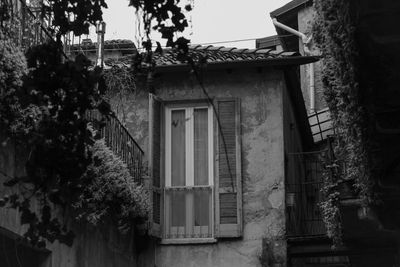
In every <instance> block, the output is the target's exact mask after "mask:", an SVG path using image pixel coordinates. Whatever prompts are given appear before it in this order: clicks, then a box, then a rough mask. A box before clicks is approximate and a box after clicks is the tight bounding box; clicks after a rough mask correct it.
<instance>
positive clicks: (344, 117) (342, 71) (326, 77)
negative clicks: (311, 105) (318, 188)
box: [313, 0, 373, 240]
mask: <svg viewBox="0 0 400 267" xmlns="http://www.w3.org/2000/svg"><path fill="white" fill-rule="evenodd" d="M349 5H350V3H349V2H348V1H345V0H316V1H314V7H315V10H316V16H315V23H314V27H313V35H314V37H315V41H316V43H317V45H318V46H319V48H320V49H321V52H322V55H323V59H322V62H323V72H322V76H323V85H324V95H325V100H326V102H327V104H328V106H329V109H330V111H331V116H332V120H333V125H334V127H335V129H336V131H337V138H336V142H335V143H334V144H335V145H334V152H335V155H336V158H337V159H338V160H339V161H340V162H345V163H346V166H345V170H344V172H343V173H342V174H341V178H342V179H343V180H344V181H353V184H354V187H355V189H356V191H357V195H358V197H359V198H360V199H361V200H362V201H363V203H364V205H368V204H369V203H371V202H372V201H373V196H372V190H371V188H372V185H373V183H372V179H371V169H370V166H371V164H370V162H369V159H368V151H369V140H368V136H367V129H368V128H367V123H368V122H367V116H366V110H365V109H364V108H363V106H362V103H361V97H360V96H361V90H362V88H360V83H359V80H358V79H359V76H358V70H359V65H358V59H357V57H358V55H357V51H358V50H357V47H356V42H355V36H354V32H355V26H354V22H353V21H352V16H351V14H350V8H349ZM330 164H331V163H328V166H330V167H332V165H330ZM326 177H328V176H326ZM324 182H325V186H324V190H323V192H324V193H325V197H326V200H325V202H324V203H322V210H323V215H324V221H325V223H326V226H327V228H328V234H329V235H330V236H331V237H332V238H333V239H334V240H339V239H340V235H341V231H340V228H341V227H340V218H339V209H338V205H339V199H338V198H339V192H338V184H337V183H338V178H337V177H330V178H325V181H324Z"/></svg>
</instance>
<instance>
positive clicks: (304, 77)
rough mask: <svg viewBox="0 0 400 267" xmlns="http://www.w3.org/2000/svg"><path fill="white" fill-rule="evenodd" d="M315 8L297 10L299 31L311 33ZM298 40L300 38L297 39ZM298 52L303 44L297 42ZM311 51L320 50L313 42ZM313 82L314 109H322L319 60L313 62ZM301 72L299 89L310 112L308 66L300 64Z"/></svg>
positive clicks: (320, 65) (323, 102)
mask: <svg viewBox="0 0 400 267" xmlns="http://www.w3.org/2000/svg"><path fill="white" fill-rule="evenodd" d="M314 15H315V10H314V8H313V7H312V6H309V7H305V8H303V9H301V10H299V13H298V27H299V28H298V29H299V31H300V32H302V33H304V34H306V35H307V36H310V35H311V34H312V32H311V31H312V23H313V21H314ZM299 42H301V40H300V39H299ZM299 44H300V45H299V47H300V52H301V53H302V54H303V52H304V51H303V46H302V44H301V43H299ZM310 50H311V52H312V53H313V55H319V54H320V51H319V49H318V48H317V47H316V45H315V43H314V42H312V43H311V49H310ZM313 64H314V83H315V85H314V86H315V87H314V88H315V111H318V110H321V109H324V108H325V107H326V102H325V100H324V95H323V87H322V73H321V71H322V63H321V61H318V62H314V63H313ZM300 74H301V90H302V92H303V98H304V101H305V104H306V108H307V111H308V112H310V92H309V88H310V66H309V64H308V65H303V66H300Z"/></svg>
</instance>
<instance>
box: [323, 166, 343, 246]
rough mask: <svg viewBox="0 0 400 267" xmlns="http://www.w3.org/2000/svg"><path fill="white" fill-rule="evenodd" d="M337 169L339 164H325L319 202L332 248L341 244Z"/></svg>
mask: <svg viewBox="0 0 400 267" xmlns="http://www.w3.org/2000/svg"><path fill="white" fill-rule="evenodd" d="M338 169H339V165H338V164H336V163H333V164H332V165H327V166H325V168H324V171H323V173H322V178H323V184H322V194H323V196H324V197H323V199H324V200H323V201H322V202H321V203H320V205H319V206H320V208H321V211H322V219H323V221H324V223H325V227H326V232H327V235H328V237H330V238H331V239H332V241H333V246H332V247H333V248H337V247H340V246H341V245H342V224H341V220H340V210H339V201H340V192H339V184H338V176H339V175H338Z"/></svg>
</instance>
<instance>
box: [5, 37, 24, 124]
mask: <svg viewBox="0 0 400 267" xmlns="http://www.w3.org/2000/svg"><path fill="white" fill-rule="evenodd" d="M27 73H28V68H27V63H26V59H25V55H24V54H23V53H22V52H21V50H20V48H19V47H16V46H15V45H14V44H13V43H11V41H10V39H9V38H8V37H7V35H5V34H4V33H3V32H2V31H1V30H0V126H2V125H3V126H4V125H10V126H11V127H10V129H11V128H13V124H14V121H15V120H16V119H17V118H18V117H19V116H20V113H21V107H20V103H19V101H18V98H17V96H16V94H17V92H18V91H20V90H21V87H22V79H23V77H24V76H25V75H26V74H27Z"/></svg>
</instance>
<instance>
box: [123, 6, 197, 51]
mask: <svg viewBox="0 0 400 267" xmlns="http://www.w3.org/2000/svg"><path fill="white" fill-rule="evenodd" d="M179 2H180V1H179V0H168V1H158V0H130V1H129V3H130V5H132V6H133V7H134V8H135V9H136V10H137V11H141V12H142V20H143V24H144V25H143V26H144V30H145V33H146V37H147V40H146V41H145V42H144V43H143V46H144V47H145V48H146V50H148V51H150V50H151V45H152V43H151V40H150V36H149V35H150V32H151V30H157V31H159V32H160V33H161V35H162V38H164V39H166V40H167V46H169V47H174V46H177V47H178V49H183V50H186V49H187V43H188V40H187V39H185V38H183V37H181V38H178V39H177V40H174V39H175V34H176V33H178V32H183V31H184V30H185V28H186V27H188V26H189V25H188V22H187V19H186V17H185V14H184V11H183V10H182V8H181V7H179V6H178V4H179ZM185 9H186V11H189V10H191V6H190V5H187V6H186V8H185ZM152 22H155V25H154V26H153V25H152ZM185 41H187V43H186V42H185ZM185 44H186V45H185Z"/></svg>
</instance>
